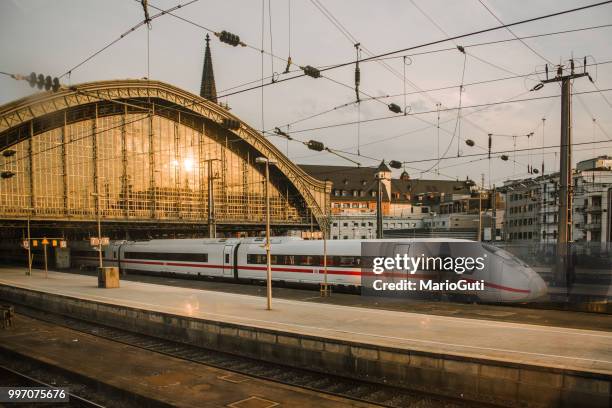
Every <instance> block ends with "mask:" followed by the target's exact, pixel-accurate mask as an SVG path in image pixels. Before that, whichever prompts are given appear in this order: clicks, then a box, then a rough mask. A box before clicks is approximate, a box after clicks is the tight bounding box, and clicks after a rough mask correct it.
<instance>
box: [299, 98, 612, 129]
mask: <svg viewBox="0 0 612 408" xmlns="http://www.w3.org/2000/svg"><path fill="white" fill-rule="evenodd" d="M601 91H602V92H609V91H612V88H606V89H602V90H601ZM597 92H598V91H582V92H576V93H574V95H586V94H592V93H597ZM525 93H529V91H527V92H525ZM525 93H524V94H525ZM560 96H561V95H549V96H539V97H533V98H523V99H516V100H506V101H497V102H487V103H481V104H474V105H467V106H463V107H461V109H473V108H479V107H490V106H497V105H504V104H508V103H517V102H532V101H539V100H545V99H551V98H559V97H560ZM457 109H459V107H450V108H445V109H440V111H441V112H446V111H454V110H457ZM436 112H437V110H435V109H434V110H426V111H421V112H410V113H409V114H408V115H406V116H416V115H427V114H431V113H436ZM402 117H404V116H397V115H393V116H382V117H375V118H370V119H363V120H362V121H361V123H369V122H379V121H382V120H388V119H397V118H402ZM355 123H356V122H355V121H350V122H341V123H335V124H331V125H324V126H318V127H312V128H307V129H298V130H294V131H293V133H302V132H312V131H316V130H323V129H330V128H336V127H342V126H348V125H354V124H355Z"/></svg>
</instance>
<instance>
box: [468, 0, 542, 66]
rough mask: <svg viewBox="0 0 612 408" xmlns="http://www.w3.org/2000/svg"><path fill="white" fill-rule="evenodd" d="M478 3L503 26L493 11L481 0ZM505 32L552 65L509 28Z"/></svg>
mask: <svg viewBox="0 0 612 408" xmlns="http://www.w3.org/2000/svg"><path fill="white" fill-rule="evenodd" d="M478 2H479V3H480V4H482V6H483V7H484V8H485V9H486V10H487V11H488V12H489V14H491V15H492V16H493V17H494V18H495V20H497V21H498V22H499V23H500V24H504V22H503V21H501V19H500V18H499V17H497V15H495V13H493V11H492V10H491V9H490V8H489V7H487V5H486V4H485V3H484V2H483V1H482V0H478ZM506 30H508V32H509V33H510V34H512V36H513V37H514V38H516V39H517V40H519V41H520V42H521V44H523V45H524V46H525V47H527V48H528V49H529V50H530V51H531V52H533V53H534V54H535V55H537V56H538V57H539V58H541V59H543V60H544V61H545V62H547V63H548V64H551V65H554V63H553V62H552V61H550V60H549V59H548V58H546V57H545V56H543V55H542V54H540V53H539V52H537V51H536V50H534V49H533V48H532V47H531V46H529V44H527V43H526V42H525V41H523V40H522V39H519V37H518V35H516V34H515V33H514V31H512V30H511V29H510V27H506Z"/></svg>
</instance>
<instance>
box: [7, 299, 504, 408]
mask: <svg viewBox="0 0 612 408" xmlns="http://www.w3.org/2000/svg"><path fill="white" fill-rule="evenodd" d="M16 308H17V312H18V313H21V314H23V315H26V316H28V317H31V318H34V319H38V320H42V321H45V322H48V323H52V324H55V325H58V326H62V327H66V328H69V329H72V330H76V331H79V332H82V333H87V334H90V335H94V336H98V337H101V338H105V339H108V340H113V341H116V342H119V343H122V344H126V345H129V346H132V347H137V348H141V349H145V350H148V351H152V352H156V353H160V354H164V355H167V356H171V357H175V358H179V359H182V360H187V361H191V362H196V363H199V364H204V365H207V366H212V367H216V368H220V369H223V370H227V371H231V372H234V373H237V374H242V375H247V376H250V377H255V378H259V379H263V380H268V381H274V382H277V383H282V384H286V385H290V386H295V387H300V388H304V389H307V390H310V391H315V392H321V393H326V394H331V395H335V396H338V397H342V398H348V399H352V400H355V401H360V402H365V403H369V404H376V405H379V406H383V407H390V408H399V407H419V408H428V407H445V408H462V407H468V406H469V407H474V406H477V407H489V406H496V405H485V404H479V405H475V404H474V403H473V402H471V401H464V400H460V399H453V398H449V397H442V396H436V395H431V394H426V393H421V392H418V391H411V390H406V389H403V388H399V387H392V386H386V385H381V384H374V383H368V382H364V381H359V380H354V379H349V378H345V377H340V376H333V375H329V374H322V373H317V372H313V371H308V370H301V369H297V368H293V367H289V366H283V365H278V364H273V363H268V362H264V361H259V360H255V359H250V358H247V357H241V356H236V355H233V354H228V353H222V352H218V351H213V350H208V349H204V348H200V347H196V346H191V345H187V344H183V343H178V342H174V341H170V340H165V339H160V338H157V337H152V336H146V335H142V334H138V333H132V332H129V331H126V330H122V329H116V328H113V327H108V326H103V325H98V324H94V323H90V322H86V321H83V320H78V319H74V318H70V317H67V316H62V315H57V314H52V313H49V312H46V311H40V310H37V309H31V308H27V307H23V306H17V307H16Z"/></svg>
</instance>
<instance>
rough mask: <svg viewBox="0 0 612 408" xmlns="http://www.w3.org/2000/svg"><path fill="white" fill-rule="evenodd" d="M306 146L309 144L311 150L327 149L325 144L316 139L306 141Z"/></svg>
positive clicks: (320, 150)
mask: <svg viewBox="0 0 612 408" xmlns="http://www.w3.org/2000/svg"><path fill="white" fill-rule="evenodd" d="M306 146H308V148H309V149H310V150H315V151H317V152H322V151H323V150H325V145H324V144H323V143H321V142H318V141H316V140H309V141H308V142H306Z"/></svg>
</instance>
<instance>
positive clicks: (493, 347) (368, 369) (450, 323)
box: [0, 268, 612, 407]
mask: <svg viewBox="0 0 612 408" xmlns="http://www.w3.org/2000/svg"><path fill="white" fill-rule="evenodd" d="M96 283H97V281H96V279H95V278H93V277H89V276H82V275H74V274H65V273H57V272H50V273H49V277H48V278H45V277H44V274H43V273H42V272H41V271H34V273H33V275H32V276H29V277H28V276H25V275H24V271H23V269H21V268H5V269H0V299H2V300H5V301H8V302H13V303H17V304H25V305H28V306H29V307H34V308H40V309H44V310H50V311H53V312H56V313H59V314H66V315H70V316H72V317H78V318H80V319H83V320H90V321H97V322H100V323H102V322H103V323H104V324H107V325H109V326H115V327H120V328H123V329H128V330H133V331H137V332H142V333H145V334H148V335H155V336H159V337H162V338H168V339H172V340H176V341H182V342H185V343H190V344H194V345H198V346H202V347H207V348H211V349H218V350H220V351H225V352H233V353H238V354H241V355H244V356H248V357H253V358H258V359H261V360H266V361H272V362H278V363H283V364H289V365H295V366H299V367H302V368H308V369H312V370H316V371H324V372H330V373H334V374H340V375H344V376H348V377H354V378H360V379H368V380H369V381H372V382H380V383H386V384H392V385H397V386H402V387H406V388H411V389H416V390H423V391H427V392H436V393H440V394H443V395H448V396H453V397H461V398H465V399H470V400H474V401H480V402H495V403H498V404H503V405H508V406H515V405H526V404H527V405H529V406H594V407H610V404H611V402H610V401H611V396H610V391H611V381H612V333H610V332H608V331H594V330H582V329H569V328H561V327H545V326H538V325H530V324H520V323H507V322H495V321H491V320H478V319H465V318H457V317H446V316H436V315H424V314H418V313H409V312H393V311H383V310H375V309H365V308H358V307H347V306H337V305H330V304H319V303H308V302H300V301H292V300H284V299H275V300H274V302H273V310H271V311H268V310H266V309H265V307H266V303H265V299H262V298H260V297H255V296H248V295H239V294H230V293H219V292H214V291H203V290H196V289H188V288H180V287H169V286H162V285H153V284H146V283H140V282H130V281H122V283H121V288H118V289H99V288H97V286H96ZM585 403H588V405H585Z"/></svg>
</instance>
